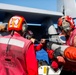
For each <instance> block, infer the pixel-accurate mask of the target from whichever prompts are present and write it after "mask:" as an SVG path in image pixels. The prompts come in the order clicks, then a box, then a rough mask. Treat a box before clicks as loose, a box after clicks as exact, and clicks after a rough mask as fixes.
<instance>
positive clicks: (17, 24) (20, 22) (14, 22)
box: [8, 16, 27, 31]
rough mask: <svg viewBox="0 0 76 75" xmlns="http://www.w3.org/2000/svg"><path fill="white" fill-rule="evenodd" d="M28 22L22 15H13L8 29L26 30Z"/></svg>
mask: <svg viewBox="0 0 76 75" xmlns="http://www.w3.org/2000/svg"><path fill="white" fill-rule="evenodd" d="M26 29H27V24H26V21H25V19H24V17H22V16H13V17H11V19H10V20H9V23H8V31H11V30H15V31H26Z"/></svg>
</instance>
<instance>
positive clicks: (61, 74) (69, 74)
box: [60, 70, 76, 75]
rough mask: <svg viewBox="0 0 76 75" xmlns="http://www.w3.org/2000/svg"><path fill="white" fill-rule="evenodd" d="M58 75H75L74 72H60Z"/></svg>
mask: <svg viewBox="0 0 76 75" xmlns="http://www.w3.org/2000/svg"><path fill="white" fill-rule="evenodd" d="M60 75H76V72H74V71H66V70H62V71H61V73H60Z"/></svg>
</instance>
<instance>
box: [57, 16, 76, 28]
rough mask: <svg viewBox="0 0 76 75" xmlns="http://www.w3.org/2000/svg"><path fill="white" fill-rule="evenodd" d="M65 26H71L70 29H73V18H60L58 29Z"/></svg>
mask: <svg viewBox="0 0 76 75" xmlns="http://www.w3.org/2000/svg"><path fill="white" fill-rule="evenodd" d="M64 25H65V26H66V25H67V27H68V26H69V28H70V29H73V28H74V27H75V24H74V20H73V18H72V17H70V16H63V17H61V18H59V19H58V27H60V28H62V27H63V26H64Z"/></svg>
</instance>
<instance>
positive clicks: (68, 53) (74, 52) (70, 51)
mask: <svg viewBox="0 0 76 75" xmlns="http://www.w3.org/2000/svg"><path fill="white" fill-rule="evenodd" d="M64 57H65V58H66V59H68V60H69V61H75V62H76V48H75V47H68V48H66V49H65V51H64Z"/></svg>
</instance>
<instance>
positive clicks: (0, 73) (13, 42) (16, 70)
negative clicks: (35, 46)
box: [0, 35, 31, 75]
mask: <svg viewBox="0 0 76 75" xmlns="http://www.w3.org/2000/svg"><path fill="white" fill-rule="evenodd" d="M30 44H31V41H29V40H27V39H24V38H23V37H21V36H19V37H17V36H15V35H13V37H12V38H11V36H10V35H9V36H5V37H2V38H0V75H27V74H26V73H27V72H26V69H27V65H26V59H25V57H26V53H27V49H28V47H29V45H30Z"/></svg>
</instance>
